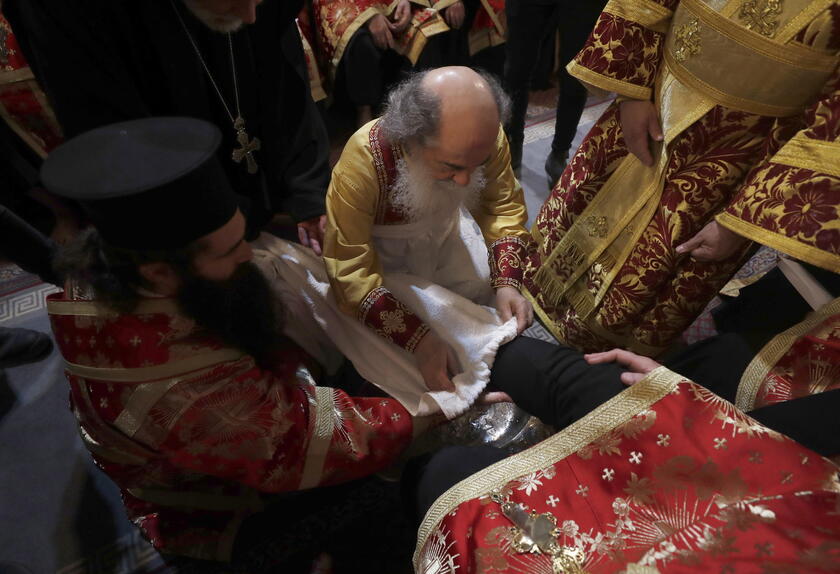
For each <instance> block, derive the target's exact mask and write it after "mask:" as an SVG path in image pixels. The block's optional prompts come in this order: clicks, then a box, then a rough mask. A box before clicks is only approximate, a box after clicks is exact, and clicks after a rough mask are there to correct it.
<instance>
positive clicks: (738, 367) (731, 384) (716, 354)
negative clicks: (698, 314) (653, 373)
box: [665, 333, 755, 402]
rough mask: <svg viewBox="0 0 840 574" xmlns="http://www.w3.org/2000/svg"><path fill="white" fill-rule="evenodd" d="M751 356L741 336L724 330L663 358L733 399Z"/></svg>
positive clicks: (689, 377) (700, 383)
mask: <svg viewBox="0 0 840 574" xmlns="http://www.w3.org/2000/svg"><path fill="white" fill-rule="evenodd" d="M754 356H755V352H754V351H753V350H752V348H751V347H750V345H749V344H748V343H747V341H745V340H744V338H743V337H741V336H740V335H737V334H735V333H727V334H725V335H718V336H716V337H712V338H710V339H705V340H703V341H699V342H697V343H694V344H693V345H690V346H689V347H687V348H685V349H683V350H682V351H680V352H679V353H678V354H677V355H675V356H674V357H673V358H671V359H670V360H668V361H666V363H665V366H666V367H668V368H669V369H671V370H672V371H674V372H675V373H679V374H681V375H682V376H684V377H685V378H687V379H691V380H692V381H694V382H695V383H697V384H698V385H703V386H704V387H706V388H707V389H709V390H710V391H712V392H713V393H715V394H716V395H718V396H719V397H723V398H724V399H726V400H727V401H729V402H734V401H735V394H736V393H737V392H738V383H739V381H740V380H741V375H743V374H744V370H745V369H746V368H747V365H749V364H750V361H752V359H753V357H754Z"/></svg>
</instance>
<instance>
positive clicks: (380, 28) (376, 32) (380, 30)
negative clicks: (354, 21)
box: [367, 14, 394, 50]
mask: <svg viewBox="0 0 840 574" xmlns="http://www.w3.org/2000/svg"><path fill="white" fill-rule="evenodd" d="M367 27H368V30H370V35H371V37H372V38H373V43H374V45H376V47H377V48H379V49H380V50H392V49H393V48H394V35H393V34H392V33H391V23H390V22H388V18H386V17H385V16H383V15H382V14H377V15H376V16H374V17H373V18H371V19H370V20H368V23H367Z"/></svg>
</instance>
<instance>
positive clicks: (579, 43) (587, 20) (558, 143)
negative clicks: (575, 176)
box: [551, 0, 606, 159]
mask: <svg viewBox="0 0 840 574" xmlns="http://www.w3.org/2000/svg"><path fill="white" fill-rule="evenodd" d="M605 4H606V2H603V1H602V0H587V1H585V2H581V1H579V0H567V1H565V2H562V3H561V6H560V10H561V17H560V19H559V27H560V62H559V64H560V72H559V80H560V93H559V94H558V96H557V119H556V120H555V125H554V140H553V141H552V142H551V151H552V153H553V154H554V155H555V156H556V157H557V158H558V159H565V156H566V153H567V152H568V151H569V148H570V147H571V146H572V140H574V139H575V134H576V133H577V126H578V123H579V122H580V116H581V114H582V113H583V108H584V106H585V105H586V88H584V86H583V84H581V83H580V81H579V80H577V79H575V78H573V77H572V76H570V75H569V72H567V71H566V64H568V63H569V62H571V61H572V59H573V58H574V57H575V56H576V55H577V53H578V52H579V51H580V49H581V48H583V44H584V43H585V42H586V39H587V38H588V37H589V33H590V32H591V31H592V28H593V27H594V26H595V22H596V21H597V20H598V15H599V14H600V13H601V9H602V8H603V7H604V5H605Z"/></svg>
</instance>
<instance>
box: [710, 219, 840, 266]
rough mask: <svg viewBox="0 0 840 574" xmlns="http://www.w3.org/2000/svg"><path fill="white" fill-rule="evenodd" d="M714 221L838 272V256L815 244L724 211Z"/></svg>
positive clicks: (762, 242)
mask: <svg viewBox="0 0 840 574" xmlns="http://www.w3.org/2000/svg"><path fill="white" fill-rule="evenodd" d="M715 221H717V222H718V223H719V224H721V225H723V226H724V227H726V228H728V229H730V230H732V231H734V232H735V233H737V234H738V235H741V236H743V237H746V238H747V239H751V240H753V241H755V242H757V243H761V244H762V245H766V246H767V247H771V248H773V249H776V250H777V251H781V252H782V253H786V254H787V255H790V256H791V257H793V258H794V259H799V260H800V261H805V262H806V263H810V264H812V265H816V266H817V267H822V268H823V269H828V270H829V271H832V272H834V273H840V256H838V255H835V254H834V253H829V252H828V251H825V250H824V249H820V248H819V247H817V246H815V245H808V244H807V243H803V242H802V241H799V240H798V239H795V238H793V237H788V236H787V235H784V234H781V233H775V232H773V231H770V230H768V229H764V228H763V227H759V226H758V225H755V224H754V223H749V222H747V221H744V220H743V219H738V218H737V217H735V216H734V215H732V214H730V213H727V212H725V211H724V212H723V213H719V214H718V215H717V216H715Z"/></svg>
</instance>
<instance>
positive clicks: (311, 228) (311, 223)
mask: <svg viewBox="0 0 840 574" xmlns="http://www.w3.org/2000/svg"><path fill="white" fill-rule="evenodd" d="M297 228H298V239H299V240H300V244H301V245H304V246H306V247H311V248H312V251H314V252H315V255H321V254H322V251H321V246H322V245H323V244H324V232H325V231H326V230H327V216H326V215H322V216H320V217H313V218H312V219H307V220H306V221H301V222H300V223H298V224H297Z"/></svg>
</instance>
